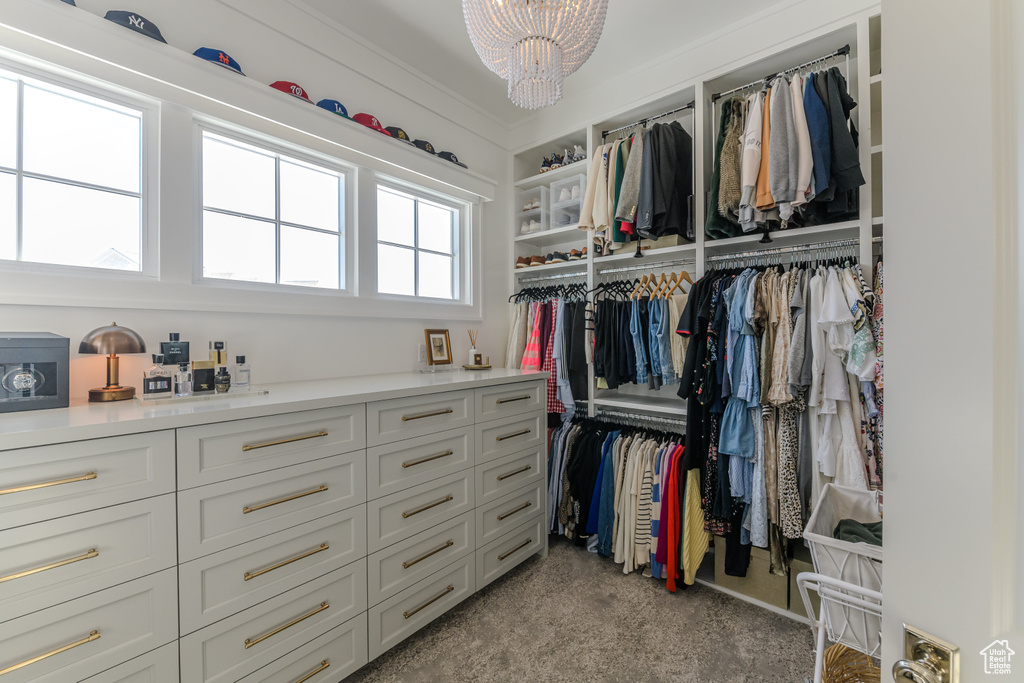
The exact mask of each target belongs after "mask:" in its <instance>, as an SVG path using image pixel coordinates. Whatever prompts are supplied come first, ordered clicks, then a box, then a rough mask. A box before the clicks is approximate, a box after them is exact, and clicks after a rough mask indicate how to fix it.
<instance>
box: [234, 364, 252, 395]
mask: <svg viewBox="0 0 1024 683" xmlns="http://www.w3.org/2000/svg"><path fill="white" fill-rule="evenodd" d="M235 387H237V388H239V389H245V390H248V389H249V364H248V363H246V362H245V356H235Z"/></svg>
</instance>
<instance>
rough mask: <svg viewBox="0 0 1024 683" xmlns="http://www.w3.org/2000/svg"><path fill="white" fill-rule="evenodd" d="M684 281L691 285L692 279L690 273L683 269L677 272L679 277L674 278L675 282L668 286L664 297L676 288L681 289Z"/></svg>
mask: <svg viewBox="0 0 1024 683" xmlns="http://www.w3.org/2000/svg"><path fill="white" fill-rule="evenodd" d="M674 274H675V273H673V275H674ZM684 282H689V283H690V286H693V280H691V279H690V274H689V273H687V272H686V271H685V270H683V271H680V272H679V278H678V279H677V280H676V283H675V284H674V285H672V287H671V288H669V290H668V291H667V292H666V293H665V296H666V298H667V297H669V296H671V295H672V293H673V292H675V291H676V290H677V289H678V290H679V291H683V290H682V286H683V283H684ZM684 293H685V292H684Z"/></svg>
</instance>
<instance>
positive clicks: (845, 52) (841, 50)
mask: <svg viewBox="0 0 1024 683" xmlns="http://www.w3.org/2000/svg"><path fill="white" fill-rule="evenodd" d="M849 54H850V45H849V44H846V45H843V46H842V47H841V48H839V49H838V50H836V51H835V52H833V53H831V54H827V55H825V56H824V57H818V58H817V59H812V60H811V61H809V62H804V63H803V64H800V65H799V66H794V67H791V68H789V69H786V70H785V71H776V72H773V73H770V74H768V75H767V76H765V77H764V78H762V79H760V80H757V81H753V82H751V83H747V84H746V85H741V86H740V87H738V88H733V89H732V90H726V91H725V92H720V93H715V94H714V95H712V96H711V101H712V102H717V101H718V100H720V99H722V98H723V97H725V96H727V95H732V94H733V93H737V92H739V91H741V90H746V89H747V88H751V87H753V86H755V85H761V84H762V83H764V82H765V81H768V80H770V79H772V78H775V77H776V76H777V75H779V74H780V73H783V74H788V73H792V72H794V71H799V70H800V69H803V68H804V67H806V66H812V65H814V64H817V63H818V62H820V61H823V60H825V59H831V58H833V57H842V56H844V55H845V56H847V58H848V57H849ZM847 74H849V68H847Z"/></svg>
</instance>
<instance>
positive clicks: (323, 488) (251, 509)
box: [242, 484, 327, 515]
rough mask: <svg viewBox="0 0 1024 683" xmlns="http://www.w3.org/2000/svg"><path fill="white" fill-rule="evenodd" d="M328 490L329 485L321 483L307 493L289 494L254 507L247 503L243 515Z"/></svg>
mask: <svg viewBox="0 0 1024 683" xmlns="http://www.w3.org/2000/svg"><path fill="white" fill-rule="evenodd" d="M326 490H327V485H326V484H321V485H320V486H318V487H316V488H315V489H313V490H312V491H306V492H305V493H296V494H295V495H294V496H288V497H287V498H282V499H281V500H275V501H274V502H272V503H263V504H262V505H253V506H252V507H250V506H248V505H246V506H245V507H244V508H242V514H243V515H247V514H249V513H250V512H256V511H257V510H262V509H263V508H268V507H270V506H271V505H280V504H281V503H287V502H288V501H290V500H297V499H299V498H305V497H306V496H312V495H313V494H314V493H323V492H324V491H326Z"/></svg>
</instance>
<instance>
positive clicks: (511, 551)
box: [498, 538, 533, 562]
mask: <svg viewBox="0 0 1024 683" xmlns="http://www.w3.org/2000/svg"><path fill="white" fill-rule="evenodd" d="M531 543H533V539H532V538H528V539H526V540H525V541H523V542H522V543H520V544H519V545H517V546H516V547H515V548H512V550H509V551H508V552H507V553H505V554H504V555H498V562H504V561H505V558H506V557H509V556H510V555H511V554H512V553H515V552H518V551H520V550H522V549H523V548H525V547H526V546H528V545H530V544H531Z"/></svg>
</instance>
